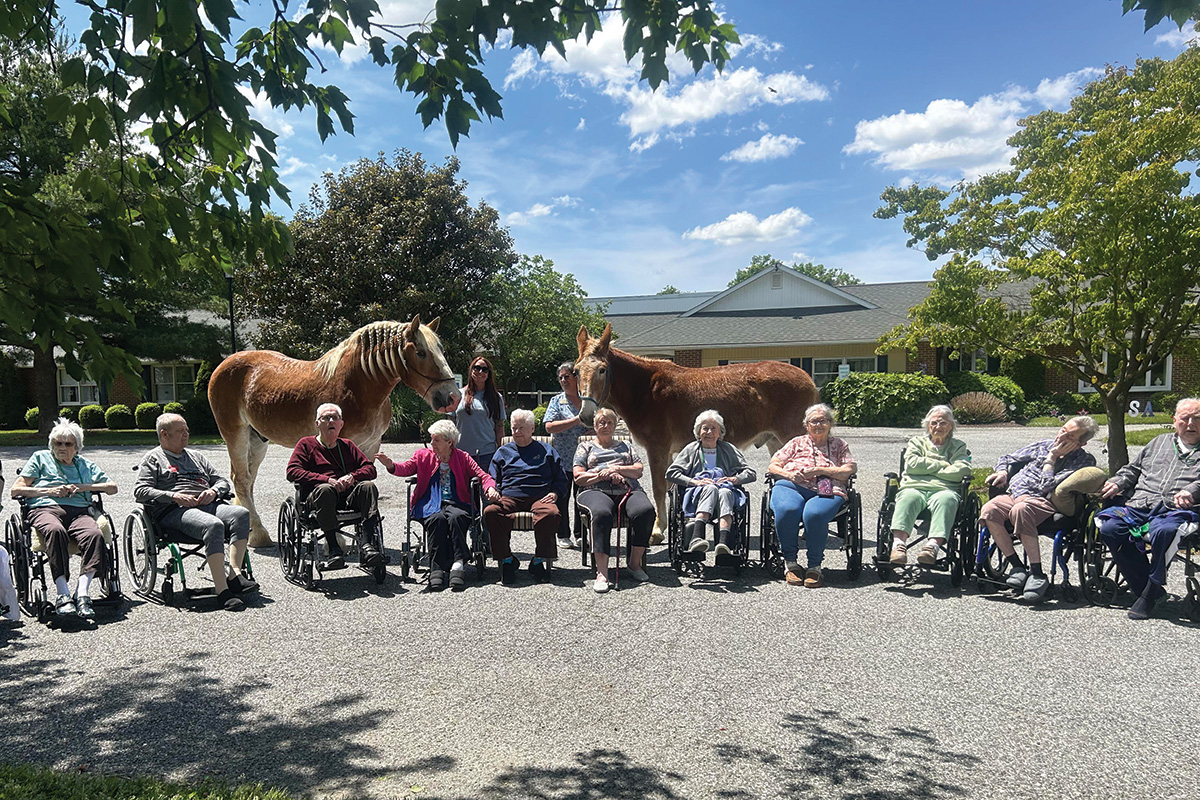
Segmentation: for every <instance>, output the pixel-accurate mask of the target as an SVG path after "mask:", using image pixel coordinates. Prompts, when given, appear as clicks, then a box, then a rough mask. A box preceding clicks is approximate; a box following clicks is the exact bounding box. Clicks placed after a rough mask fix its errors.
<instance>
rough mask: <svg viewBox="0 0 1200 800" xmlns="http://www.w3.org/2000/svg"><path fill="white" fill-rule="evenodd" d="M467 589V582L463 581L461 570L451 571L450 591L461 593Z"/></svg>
mask: <svg viewBox="0 0 1200 800" xmlns="http://www.w3.org/2000/svg"><path fill="white" fill-rule="evenodd" d="M465 588H467V582H466V581H465V580H463V571H462V570H461V569H460V570H453V569H452V570H450V591H452V592H461V591H462V590H463V589H465Z"/></svg>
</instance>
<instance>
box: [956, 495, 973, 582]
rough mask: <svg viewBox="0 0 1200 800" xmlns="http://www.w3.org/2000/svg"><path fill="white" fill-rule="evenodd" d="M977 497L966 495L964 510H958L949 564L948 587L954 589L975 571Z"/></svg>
mask: <svg viewBox="0 0 1200 800" xmlns="http://www.w3.org/2000/svg"><path fill="white" fill-rule="evenodd" d="M979 508H980V506H979V495H977V494H975V493H974V492H968V493H967V499H966V504H965V507H964V508H960V509H959V510H958V520H957V525H956V526H955V530H954V537H953V542H954V550H955V552H954V553H953V554H952V556H951V562H950V585H951V586H953V587H954V588H956V589H957V588H958V587H960V586H962V583H963V578H965V577H966V576H968V575H970V574H971V573H972V572H973V571H974V569H975V555H976V548H975V545H976V542H977V533H978V530H977V529H976V527H975V526H976V525H978V524H979Z"/></svg>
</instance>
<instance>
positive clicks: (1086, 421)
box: [1067, 414, 1100, 444]
mask: <svg viewBox="0 0 1200 800" xmlns="http://www.w3.org/2000/svg"><path fill="white" fill-rule="evenodd" d="M1067 424H1068V425H1074V426H1076V427H1077V428H1079V429H1081V430H1082V431H1083V435H1082V436H1080V437H1079V443H1080V444H1086V443H1087V442H1090V441H1091V440H1092V438H1093V437H1095V435H1096V434H1097V433H1099V432H1100V426H1099V425H1097V424H1096V420H1094V419H1092V418H1091V417H1089V416H1088V415H1086V414H1081V415H1080V416H1078V417H1071V418H1070V419H1069V420H1067Z"/></svg>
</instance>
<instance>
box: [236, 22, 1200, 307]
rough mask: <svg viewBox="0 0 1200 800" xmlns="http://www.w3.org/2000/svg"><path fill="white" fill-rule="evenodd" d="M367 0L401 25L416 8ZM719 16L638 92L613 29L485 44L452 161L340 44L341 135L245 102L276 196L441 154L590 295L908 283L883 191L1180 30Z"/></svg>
mask: <svg viewBox="0 0 1200 800" xmlns="http://www.w3.org/2000/svg"><path fill="white" fill-rule="evenodd" d="M380 5H381V6H382V8H383V9H384V13H385V17H386V18H387V20H388V21H390V22H393V23H406V22H413V21H416V20H419V19H421V18H422V17H424V15H425V12H426V11H427V10H428V9H429V8H431V7H432V2H429V0H381V3H380ZM846 9H853V11H852V12H851V11H847V10H846ZM722 12H723V14H724V16H725V17H726V18H727V19H729V20H731V21H732V22H734V23H735V24H736V25H737V27H738V31H739V34H740V35H741V37H742V42H743V44H742V46H741V47H740V48H739V49H738V50H737V51H736V52H735V54H734V56H733V58H732V60H731V61H730V63H729V64H728V66H727V67H726V69H725V71H724V74H722V75H717V74H716V73H715V72H714V71H713V70H712V69H711V68H707V69H705V70H704V71H702V72H701V73H700V74H699V75H696V76H693V75H692V74H691V73H690V71H689V70H688V69H687V68H686V66H685V64H684V63H683V62H682V60H680V61H679V62H677V63H676V64H675V65H674V66H673V69H672V79H671V82H670V85H669V86H666V87H663V88H660V90H659V91H658V92H657V93H651V92H650V91H649V89H648V87H646V86H645V85H644V84H642V85H639V84H638V83H637V82H636V78H637V72H638V69H639V67H638V65H637V64H634V65H628V64H626V63H625V61H624V58H623V57H622V55H621V47H620V28H619V25H616V24H613V25H611V26H610V27H609V28H607V29H606V30H605V31H604V32H603V33H602V34H599V35H598V36H597V37H596V38H595V39H594V40H593V41H592V43H591V44H590V45H588V46H586V47H585V46H582V45H569V46H568V58H567V60H566V61H565V62H564V61H563V60H562V59H560V58H559V57H558V56H557V55H556V54H553V53H552V52H551V51H547V55H546V56H545V57H544V58H538V57H537V55H536V53H533V52H532V51H529V52H525V51H521V50H513V49H509V48H506V47H504V48H500V47H498V48H497V49H496V50H495V51H494V52H492V53H489V54H488V56H487V62H486V66H485V70H486V72H487V74H488V76H489V79H490V80H491V81H492V83H493V85H494V86H495V87H496V88H497V89H498V90H499V91H500V92H501V94H502V95H503V105H504V115H505V116H504V119H503V120H497V121H494V122H488V121H486V120H485V121H484V122H482V123H478V124H476V125H475V126H474V127H473V128H472V132H471V135H470V137H469V138H466V139H463V140H461V142H460V144H459V147H458V150H457V152H455V151H454V150H453V149H452V148H451V147H450V143H449V139H448V137H447V136H446V132H445V129H444V127H443V126H442V125H441V123H440V122H435V123H434V124H433V125H431V126H430V127H429V129H427V130H423V129H422V128H421V124H420V121H419V120H418V118H417V116H416V114H415V113H414V110H415V102H414V100H413V99H412V98H411V96H409V95H402V94H401V93H400V92H399V91H398V90H397V89H396V88H395V85H394V84H393V83H392V82H391V74H390V71H389V70H385V69H380V68H378V67H376V66H375V65H374V64H373V63H371V62H370V61H369V59H366V58H362V57H361V56H362V53H361V52H356V51H354V50H351V51H348V54H347V57H344V58H343V59H341V60H338V59H336V58H334V57H331V58H329V59H327V65H328V66H329V67H330V70H329V73H328V74H327V79H328V81H329V82H331V83H335V84H337V85H339V86H341V87H342V88H343V89H344V90H345V91H346V92H347V94H348V95H349V96H350V98H351V109H352V111H353V112H354V113H355V114H356V116H357V119H356V122H355V126H356V134H355V135H354V136H348V135H345V134H340V135H338V136H335V137H332V138H330V139H329V140H327V141H326V142H325V143H324V144H322V143H321V142H320V140H319V138H318V137H317V134H316V128H315V122H314V120H313V117H312V115H311V114H310V113H304V112H299V113H290V114H287V115H283V114H280V113H278V112H276V111H273V110H271V109H267V108H261V109H260V112H259V114H260V117H261V118H262V119H263V120H264V121H265V122H267V123H268V124H269V125H270V126H271V127H273V128H274V129H275V130H276V131H278V132H279V133H280V134H281V136H280V139H279V147H280V156H281V159H280V160H281V164H282V166H283V170H284V175H285V178H284V180H285V182H286V183H287V184H288V185H289V187H290V188H291V190H292V198H293V203H294V204H295V205H296V206H298V205H299V204H300V203H302V202H304V201H305V199H306V198H307V196H308V192H309V189H310V187H311V186H312V185H313V183H314V182H315V181H317V180H318V179H319V176H320V175H321V173H322V172H324V171H326V170H334V171H336V170H338V169H340V168H341V167H343V166H345V165H347V164H349V163H352V162H353V161H355V160H357V159H359V158H363V157H368V158H373V157H376V156H377V155H378V154H379V153H380V152H381V151H382V152H384V153H385V154H387V155H389V156H390V154H391V153H392V151H394V150H395V149H397V148H401V147H403V148H408V149H410V150H413V151H418V152H420V153H422V154H423V156H424V157H425V159H426V160H427V161H430V162H441V161H442V160H443V159H444V158H445V157H447V156H449V155H452V154H453V155H456V156H457V157H458V159H459V160H460V162H461V165H462V169H461V173H460V176H461V177H462V178H463V179H464V180H465V181H467V183H468V186H467V193H468V196H469V197H470V199H471V201H472V202H473V203H477V202H480V201H483V202H486V203H488V204H489V205H491V206H493V207H494V208H496V209H497V211H498V212H499V213H500V217H501V220H502V221H503V222H504V224H505V225H506V226H507V227H508V228H509V230H510V232H511V234H512V236H513V239H514V241H515V245H516V249H517V251H518V252H520V253H524V254H528V255H542V256H544V257H546V258H549V259H551V260H553V261H554V262H555V266H556V267H557V268H558V269H559V270H560V271H563V272H571V273H573V274H574V275H575V276H576V277H577V278H578V280H579V281H580V283H581V284H582V285H583V286H584V288H585V289H587V291H588V292H589V293H590V294H592V295H610V294H642V293H645V294H652V293H654V292H656V291H658V290H659V289H661V288H662V287H663V286H665V285H667V284H673V285H674V286H677V287H678V288H680V289H682V290H685V291H702V290H713V289H721V288H724V286H725V285H726V283H727V282H728V281H729V279H730V278H731V277H732V276H733V274H734V272H735V271H736V270H737V269H739V268H741V267H743V266H745V265H746V264H748V263H749V261H750V258H751V256H753V255H755V254H759V253H771V254H772V255H774V256H776V257H777V258H781V259H783V260H784V261H788V262H790V261H793V260H813V261H817V262H820V263H823V264H825V265H826V266H830V267H838V268H841V269H844V270H847V271H849V272H852V273H854V274H855V275H857V276H859V277H860V278H862V279H863V280H865V281H867V282H879V281H890V280H918V279H924V278H928V277H929V276H930V275H931V274H932V273H933V270H934V268H935V266H936V265H934V264H932V263H930V262H929V261H928V260H926V259H925V257H924V255H923V254H921V253H919V252H916V251H913V250H909V249H907V248H906V247H905V244H904V242H905V236H904V233H903V231H902V230H901V228H900V223H899V222H898V221H896V220H890V221H881V220H876V219H874V218H873V217H872V213H873V212H874V210H875V209H876V208H877V206H878V199H879V195H880V193H881V192H882V191H883V190H884V189H885V188H886V187H887V186H889V185H892V184H896V183H901V182H909V181H914V180H916V181H938V182H941V183H943V184H948V183H950V182H953V181H956V180H958V179H960V178H963V177H964V176H965V177H973V176H975V175H978V174H981V173H982V172H986V171H988V170H990V169H995V168H997V167H998V166H1003V165H1004V163H1005V162H1006V160H1007V157H1008V156H1007V153H1006V145H1005V144H1004V141H1005V139H1006V138H1007V137H1008V136H1009V135H1011V133H1013V132H1014V131H1015V130H1016V122H1017V120H1018V119H1020V118H1021V117H1023V116H1026V115H1029V114H1032V113H1036V112H1038V111H1040V110H1042V109H1044V108H1059V109H1062V108H1065V107H1066V106H1067V104H1069V102H1070V98H1071V97H1072V96H1073V95H1074V94H1076V93H1077V92H1078V90H1079V87H1081V86H1082V85H1083V84H1084V83H1086V82H1087V81H1088V80H1090V79H1092V78H1094V77H1095V76H1097V75H1099V74H1101V72H1102V71H1103V69H1104V67H1105V65H1106V64H1113V65H1122V64H1130V65H1131V64H1132V63H1133V62H1134V61H1135V60H1136V59H1137V58H1139V57H1164V58H1171V57H1173V56H1174V55H1175V54H1176V53H1178V52H1179V51H1180V49H1181V48H1182V47H1183V42H1184V40H1185V38H1188V36H1190V35H1191V34H1190V33H1189V34H1186V35H1181V34H1180V33H1179V32H1178V31H1176V29H1175V28H1174V26H1173V25H1171V24H1170V23H1169V22H1168V23H1164V24H1160V25H1159V26H1158V27H1157V28H1155V29H1153V30H1151V31H1150V32H1148V33H1143V30H1142V28H1143V20H1142V18H1141V17H1140V16H1135V15H1128V16H1122V15H1121V4H1120V3H1119V2H1117V0H1054V2H1045V0H1038V1H1037V2H1032V1H1025V0H1020V1H1016V0H1010V2H1003V3H976V2H968V3H964V2H961V0H956V1H955V2H928V0H922V2H917V3H900V2H895V0H886V1H880V2H874V1H870V2H858V3H854V4H842V3H829V2H820V3H817V2H799V1H793V2H786V3H785V2H764V1H763V0H757V1H756V2H749V1H748V0H730V1H729V2H726V3H725V4H724V5H723V6H722ZM276 210H277V211H279V212H280V213H282V214H284V215H285V216H286V217H289V218H290V216H291V215H292V213H293V212H292V210H290V209H288V208H286V207H278V208H277V209H276Z"/></svg>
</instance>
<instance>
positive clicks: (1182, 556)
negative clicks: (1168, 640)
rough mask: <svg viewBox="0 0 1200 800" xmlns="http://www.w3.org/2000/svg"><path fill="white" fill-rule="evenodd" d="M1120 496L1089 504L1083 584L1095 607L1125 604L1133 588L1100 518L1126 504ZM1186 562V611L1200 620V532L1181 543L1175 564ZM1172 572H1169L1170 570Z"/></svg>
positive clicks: (1081, 554) (1081, 558) (1082, 555)
mask: <svg viewBox="0 0 1200 800" xmlns="http://www.w3.org/2000/svg"><path fill="white" fill-rule="evenodd" d="M1122 504H1123V501H1122V499H1121V498H1119V497H1115V498H1112V499H1109V500H1104V501H1100V500H1096V501H1093V502H1091V503H1089V504H1088V509H1087V517H1086V522H1085V524H1084V525H1083V528H1082V537H1083V542H1082V547H1081V548H1080V552H1079V574H1080V584H1081V587H1080V588H1081V589H1082V591H1083V596H1084V599H1086V600H1087V601H1088V602H1089V603H1091V604H1092V605H1094V606H1104V607H1108V608H1111V607H1114V606H1118V605H1122V603H1121V602H1120V601H1121V595H1122V594H1124V593H1125V592H1127V591H1130V590H1129V586H1128V584H1127V583H1126V581H1125V577H1124V576H1123V575H1122V574H1121V571H1120V570H1119V569H1118V568H1117V565H1116V563H1115V562H1114V561H1113V559H1112V556H1111V555H1110V553H1109V551H1108V546H1107V545H1106V544H1105V542H1104V538H1103V537H1102V536H1101V535H1100V520H1098V519H1096V516H1097V515H1098V514H1099V513H1100V512H1101V511H1102V510H1104V509H1105V508H1108V507H1109V506H1115V505H1122ZM1177 562H1182V563H1183V580H1184V587H1185V592H1186V593H1185V594H1184V597H1183V614H1184V616H1186V617H1188V618H1189V619H1191V620H1192V621H1193V622H1200V577H1198V576H1200V533H1193V534H1191V535H1190V536H1186V537H1184V538H1183V539H1182V540H1181V541H1180V542H1179V551H1178V552H1177V553H1176V554H1175V557H1174V558H1173V559H1172V560H1171V563H1172V564H1175V563H1177ZM1168 575H1169V573H1168Z"/></svg>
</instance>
